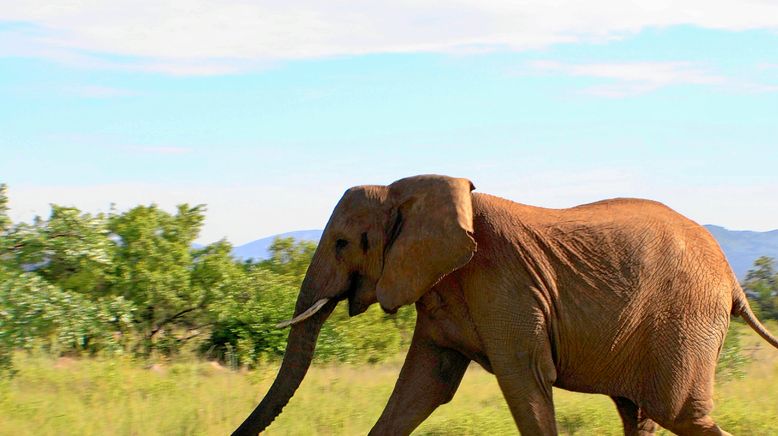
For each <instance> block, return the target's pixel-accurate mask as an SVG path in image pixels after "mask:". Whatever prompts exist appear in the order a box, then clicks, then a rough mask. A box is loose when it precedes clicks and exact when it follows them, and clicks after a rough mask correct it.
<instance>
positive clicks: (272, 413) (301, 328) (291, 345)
mask: <svg viewBox="0 0 778 436" xmlns="http://www.w3.org/2000/svg"><path fill="white" fill-rule="evenodd" d="M301 297H303V295H302V294H301ZM305 300H307V298H300V299H299V300H298V309H297V310H296V312H298V313H300V312H301V310H300V307H301V306H302V305H301V304H300V303H302V302H303V301H305ZM337 304H338V302H337V300H335V299H331V300H329V301H328V302H327V303H326V304H324V306H323V307H322V308H321V309H320V310H319V311H318V312H316V313H314V314H313V315H311V316H310V317H309V318H308V319H306V320H305V321H302V322H300V323H297V324H294V325H293V326H292V330H291V332H290V333H289V339H288V341H287V345H286V352H285V353H284V360H283V362H282V363H281V369H279V370H278V374H277V375H276V379H275V381H273V385H272V386H271V387H270V390H269V391H268V393H267V394H266V395H265V398H263V399H262V401H261V402H260V403H259V405H258V406H257V407H256V408H255V409H254V411H253V412H251V415H249V417H248V418H246V420H245V421H244V422H243V424H241V425H240V427H238V429H237V430H235V432H234V433H232V434H233V436H248V435H251V436H255V435H257V434H258V433H259V432H261V431H262V430H264V429H265V428H266V427H267V426H269V425H270V423H272V422H273V420H274V419H276V417H277V416H278V415H279V414H280V413H281V410H282V409H283V408H284V406H286V403H288V402H289V400H290V399H291V398H292V396H293V395H294V392H295V391H296V390H297V388H298V387H299V386H300V383H301V382H302V381H303V378H304V377H305V374H306V373H307V372H308V367H310V365H311V360H312V359H313V351H314V349H315V348H316V339H317V338H318V336H319V331H321V327H322V325H323V324H324V321H326V320H327V318H328V317H329V316H330V314H331V313H332V311H333V310H334V309H335V306H337Z"/></svg>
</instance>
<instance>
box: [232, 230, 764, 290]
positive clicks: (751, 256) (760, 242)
mask: <svg viewBox="0 0 778 436" xmlns="http://www.w3.org/2000/svg"><path fill="white" fill-rule="evenodd" d="M705 228H707V229H708V231H710V232H711V234H713V237H715V238H716V240H717V241H718V242H719V244H720V245H721V248H722V249H723V250H724V254H725V255H726V256H727V259H728V260H729V263H730V264H731V265H732V269H733V270H735V274H737V276H738V278H740V279H743V278H744V277H745V275H746V273H747V272H748V270H749V269H750V268H751V266H752V265H753V264H754V260H755V259H756V258H758V257H759V256H770V257H773V258H776V259H778V230H772V231H769V232H753V231H749V230H728V229H725V228H724V227H721V226H716V225H712V224H708V225H706V226H705ZM321 234H322V231H321V230H298V231H294V232H287V233H282V234H279V235H273V236H268V237H266V238H262V239H257V240H256V241H252V242H249V243H248V244H244V245H240V246H238V247H235V249H234V250H233V251H232V253H233V255H234V256H235V257H236V258H239V259H250V258H253V259H256V260H261V259H266V258H267V257H268V248H269V247H270V244H271V243H273V239H275V238H277V237H281V238H288V237H292V238H295V239H298V240H305V241H318V240H319V238H321Z"/></svg>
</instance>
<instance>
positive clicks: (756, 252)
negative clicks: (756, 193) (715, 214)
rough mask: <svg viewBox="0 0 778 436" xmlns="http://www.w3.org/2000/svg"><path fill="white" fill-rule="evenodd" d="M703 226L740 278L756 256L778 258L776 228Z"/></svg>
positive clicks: (777, 233) (777, 234)
mask: <svg viewBox="0 0 778 436" xmlns="http://www.w3.org/2000/svg"><path fill="white" fill-rule="evenodd" d="M705 228H706V229H708V231H709V232H711V234H712V235H713V237H714V238H716V240H717V241H719V245H721V249H722V250H723V251H724V254H725V255H726V256H727V260H729V264H730V265H731V266H732V269H733V270H734V271H735V274H736V275H737V277H738V278H739V279H741V280H743V279H744V278H745V276H746V273H747V272H748V270H749V269H751V267H752V266H753V265H754V260H756V258H758V257H760V256H770V257H772V258H774V259H776V260H778V230H772V231H769V232H752V231H750V230H727V229H725V228H724V227H720V226H714V225H710V224H708V225H706V226H705Z"/></svg>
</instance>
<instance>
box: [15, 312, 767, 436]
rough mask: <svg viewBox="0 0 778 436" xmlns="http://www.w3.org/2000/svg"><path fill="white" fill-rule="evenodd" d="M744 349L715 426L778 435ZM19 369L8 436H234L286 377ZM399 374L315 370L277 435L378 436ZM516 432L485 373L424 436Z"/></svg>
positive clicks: (109, 367)
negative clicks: (375, 429)
mask: <svg viewBox="0 0 778 436" xmlns="http://www.w3.org/2000/svg"><path fill="white" fill-rule="evenodd" d="M776 327H778V326H776V325H772V326H771V329H772V330H773V331H776V330H778V328H776ZM743 342H744V346H745V348H746V349H747V352H748V353H750V354H752V355H753V356H752V357H753V358H754V361H753V362H752V363H751V364H750V365H749V367H748V368H747V374H746V377H745V378H744V379H742V380H733V381H729V382H725V383H721V384H720V385H719V386H718V387H717V408H716V410H715V412H714V416H715V418H716V419H717V420H718V422H719V423H720V424H721V425H722V427H724V428H726V429H727V430H729V431H730V432H732V433H734V434H755V435H769V434H778V431H777V430H775V429H776V428H778V351H776V350H774V349H771V348H768V346H766V344H765V343H764V342H762V341H761V340H759V339H758V338H757V337H755V335H751V334H745V335H744V336H743ZM757 345H758V347H757ZM755 347H757V348H755ZM17 362H18V363H19V367H20V370H21V371H20V373H19V375H18V377H17V378H16V379H14V380H13V381H11V382H5V383H3V384H0V434H8V435H26V434H35V435H55V434H56V435H68V434H72V435H107V434H111V435H114V434H116V435H144V436H145V435H200V434H203V435H206V434H207V435H224V434H228V433H229V432H230V431H231V430H232V429H234V427H235V426H236V425H237V424H238V423H240V421H241V420H242V419H243V418H244V416H245V415H246V414H247V413H248V412H249V411H250V410H251V409H252V408H253V407H254V405H255V402H256V401H257V400H258V399H259V397H260V396H261V394H262V393H264V392H265V390H266V389H267V387H268V386H269V384H270V383H271V382H272V379H273V376H274V375H275V370H276V368H275V366H274V365H269V366H267V367H266V368H263V369H261V370H257V371H252V372H248V373H246V372H233V371H228V370H225V369H223V368H220V367H218V366H214V365H212V364H210V363H208V362H184V363H174V364H166V365H162V366H156V367H153V368H152V367H143V366H140V365H139V364H138V363H136V362H132V361H130V360H112V361H101V360H94V359H84V360H72V359H60V360H52V359H49V358H46V357H32V356H19V360H18V361H17ZM399 366H400V363H399V361H397V362H393V363H389V364H384V365H381V366H372V367H370V366H362V367H355V366H347V365H340V366H327V367H316V368H313V369H312V370H311V372H310V373H309V375H308V377H307V378H306V380H305V382H304V383H303V385H302V387H301V388H300V390H299V391H298V393H297V395H295V397H294V398H293V399H292V401H291V402H290V403H289V405H288V406H287V407H286V409H285V411H284V413H283V414H282V415H281V416H280V417H279V418H278V420H277V421H276V422H275V423H274V424H273V425H272V426H271V427H270V428H269V431H268V432H267V434H269V435H285V434H292V435H303V434H304V435H309V434H320V435H329V434H347V435H351V434H365V433H367V431H368V430H369V429H370V427H371V426H372V424H373V423H374V422H375V420H376V419H377V418H378V416H379V415H380V413H381V410H382V409H383V407H384V404H385V403H386V400H387V398H388V397H389V394H390V392H391V390H392V387H393V385H394V381H395V379H396V377H397V373H398V372H399ZM554 394H555V402H556V406H557V421H558V422H559V430H560V432H562V433H563V434H581V435H592V434H597V435H618V434H621V425H620V421H619V418H618V415H617V413H616V410H615V407H614V406H613V404H612V403H611V401H610V399H608V398H607V397H604V396H601V395H583V394H575V393H571V392H565V391H559V390H557V391H555V393H554ZM515 433H516V429H515V426H514V424H513V420H512V419H511V417H510V413H509V412H508V409H507V407H506V405H505V402H504V400H503V399H502V396H501V394H500V392H499V389H498V387H497V383H496V381H495V380H494V377H493V376H491V375H490V374H488V373H486V372H485V371H483V370H481V369H480V368H478V367H476V366H475V365H473V366H471V368H470V370H469V371H468V373H467V375H466V376H465V380H464V381H463V383H462V386H461V387H460V389H459V391H458V392H457V394H456V396H455V398H454V400H453V401H452V402H451V403H450V404H448V405H445V406H442V407H440V408H439V409H438V410H437V411H436V412H435V413H434V414H433V415H432V416H431V417H430V418H429V419H427V421H426V422H425V423H424V424H423V425H422V426H421V427H420V428H419V429H418V430H417V432H416V434H420V435H441V434H470V435H478V434H484V435H486V434H490V435H491V434H515Z"/></svg>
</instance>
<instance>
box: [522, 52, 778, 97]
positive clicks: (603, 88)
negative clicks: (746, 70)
mask: <svg viewBox="0 0 778 436" xmlns="http://www.w3.org/2000/svg"><path fill="white" fill-rule="evenodd" d="M527 66H528V68H529V72H530V73H543V74H549V73H551V74H562V75H568V76H575V77H591V78H596V79H603V80H606V81H609V82H608V83H604V84H599V85H592V86H589V87H586V88H584V89H583V90H582V91H581V92H582V93H584V94H588V95H594V96H598V97H608V98H622V97H632V96H636V95H641V94H645V93H647V92H651V91H655V90H657V89H660V88H664V87H667V86H672V85H706V86H717V87H721V88H726V89H736V90H738V91H741V92H774V91H777V90H778V87H776V86H771V85H762V84H758V83H749V82H742V81H737V80H734V79H731V78H728V77H725V76H721V75H719V74H714V73H713V72H711V71H709V70H708V69H707V68H705V67H704V66H702V65H699V64H696V63H692V62H621V63H589V64H585V63H581V64H570V63H562V62H556V61H546V60H540V61H533V62H529V63H528V64H527Z"/></svg>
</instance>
